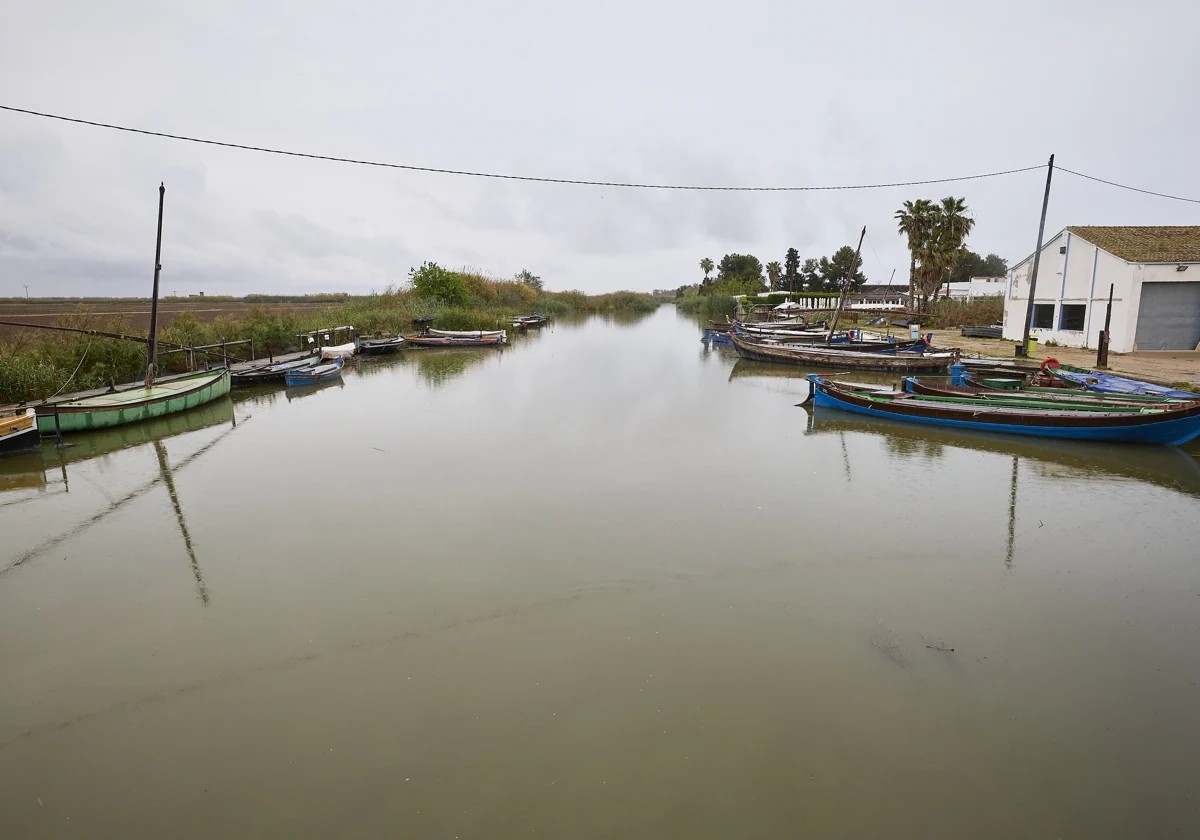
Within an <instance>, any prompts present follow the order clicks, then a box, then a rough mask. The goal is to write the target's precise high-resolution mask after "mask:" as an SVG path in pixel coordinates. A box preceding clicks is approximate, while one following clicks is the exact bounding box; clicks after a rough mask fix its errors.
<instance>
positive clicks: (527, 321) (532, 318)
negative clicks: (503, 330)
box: [512, 312, 549, 330]
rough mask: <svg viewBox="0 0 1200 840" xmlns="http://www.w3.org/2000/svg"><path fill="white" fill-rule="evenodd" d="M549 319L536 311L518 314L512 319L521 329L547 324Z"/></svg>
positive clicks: (514, 324) (513, 323)
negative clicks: (528, 313)
mask: <svg viewBox="0 0 1200 840" xmlns="http://www.w3.org/2000/svg"><path fill="white" fill-rule="evenodd" d="M548 320H549V319H548V318H547V317H546V316H545V315H543V314H542V313H541V312H534V313H532V314H530V315H518V316H516V317H515V318H513V320H512V325H513V326H514V327H516V328H517V329H520V330H527V329H530V328H531V327H541V326H545V324H546V323H547V321H548Z"/></svg>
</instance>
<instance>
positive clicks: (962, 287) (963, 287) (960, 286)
mask: <svg viewBox="0 0 1200 840" xmlns="http://www.w3.org/2000/svg"><path fill="white" fill-rule="evenodd" d="M1007 285H1008V278H1007V277H972V278H971V279H970V280H968V281H966V282H965V283H947V284H946V286H947V288H948V290H949V293H950V297H952V298H955V299H956V300H966V301H971V300H974V299H975V298H980V297H1000V296H1001V295H1003V294H1004V290H1005V288H1006V287H1007Z"/></svg>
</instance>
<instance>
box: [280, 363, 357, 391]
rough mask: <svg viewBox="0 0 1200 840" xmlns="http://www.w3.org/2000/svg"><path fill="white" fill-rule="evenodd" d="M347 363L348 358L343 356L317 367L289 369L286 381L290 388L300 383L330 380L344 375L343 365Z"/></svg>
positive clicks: (311, 383) (310, 383)
mask: <svg viewBox="0 0 1200 840" xmlns="http://www.w3.org/2000/svg"><path fill="white" fill-rule="evenodd" d="M345 364H346V360H345V359H344V358H342V357H341V356H337V357H335V358H334V360H333V361H332V362H329V363H327V364H323V365H316V366H315V367H309V368H301V369H299V370H289V371H288V372H287V373H286V374H284V381H286V382H287V385H288V387H289V388H294V387H296V386H299V385H315V384H317V383H319V382H328V381H329V380H331V379H337V378H338V377H340V376H341V375H342V367H343V366H344V365H345Z"/></svg>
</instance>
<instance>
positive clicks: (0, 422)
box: [0, 409, 41, 455]
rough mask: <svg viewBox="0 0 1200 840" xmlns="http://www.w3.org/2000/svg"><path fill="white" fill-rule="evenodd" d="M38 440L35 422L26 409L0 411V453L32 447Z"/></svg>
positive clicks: (39, 438)
mask: <svg viewBox="0 0 1200 840" xmlns="http://www.w3.org/2000/svg"><path fill="white" fill-rule="evenodd" d="M40 442H41V437H40V436H39V435H38V428H37V422H36V420H35V419H34V416H33V415H32V414H30V413H29V412H28V411H27V410H25V409H18V410H17V411H15V412H13V413H11V414H10V413H7V412H0V455H4V454H6V453H8V452H20V451H21V450H22V449H32V448H34V447H35V446H38V445H39V443H40Z"/></svg>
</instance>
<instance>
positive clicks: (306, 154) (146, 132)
mask: <svg viewBox="0 0 1200 840" xmlns="http://www.w3.org/2000/svg"><path fill="white" fill-rule="evenodd" d="M0 110H3V111H12V112H13V113H17V114H28V115H30V116H34V117H44V118H45V119H49V120H59V121H60V122H68V123H76V124H78V125H90V126H93V127H95V128H107V129H111V130H113V131H125V132H128V133H130V134H142V135H145V136H148V137H165V138H167V139H168V140H183V141H185V142H188V143H202V144H204V145H206V146H221V147H223V148H227V149H241V150H243V151H248V152H263V153H266V154H271V155H285V156H287V157H298V158H308V159H310V160H325V161H331V162H334V163H353V164H356V165H358V166H377V167H381V168H385V169H405V170H408V171H410V172H432V173H436V174H439V175H465V176H469V177H472V178H494V179H497V180H503V181H534V182H537V183H542V184H573V185H576V186H587V187H625V188H630V189H642V190H700V191H712V192H817V191H827V190H875V189H884V188H887V187H918V186H924V185H927V184H948V183H952V182H955V181H976V180H979V179H981V178H996V177H999V176H1001V175H1015V174H1017V173H1020V172H1032V171H1033V170H1035V169H1044V168H1045V167H1046V164H1044V163H1039V164H1038V165H1036V166H1025V167H1021V168H1019V169H1005V170H1001V171H999V172H984V173H981V174H978V175H960V176H957V177H953V178H931V179H928V180H924V181H896V182H893V183H887V184H838V185H829V186H809V187H714V186H700V185H693V184H636V183H628V182H622V181H587V180H582V179H576V178H540V177H535V176H533V175H505V174H500V173H495V172H472V171H470V170H464V169H441V168H438V167H433V166H415V165H412V164H405V163H383V162H380V161H373V160H359V159H357V158H345V157H336V156H334V155H318V154H312V153H309V152H292V151H287V150H284V149H268V148H265V147H263V146H250V145H247V144H244V143H228V142H225V141H221V140H206V139H204V138H201V137H188V136H186V135H182V134H168V133H166V132H163V131H150V130H148V129H144V128H131V127H130V126H125V125H114V124H112V123H102V122H96V121H94V120H84V119H80V118H78V117H65V116H62V115H60V114H47V113H44V112H42V111H31V110H29V109H28V108H15V107H13V106H11V105H0Z"/></svg>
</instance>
